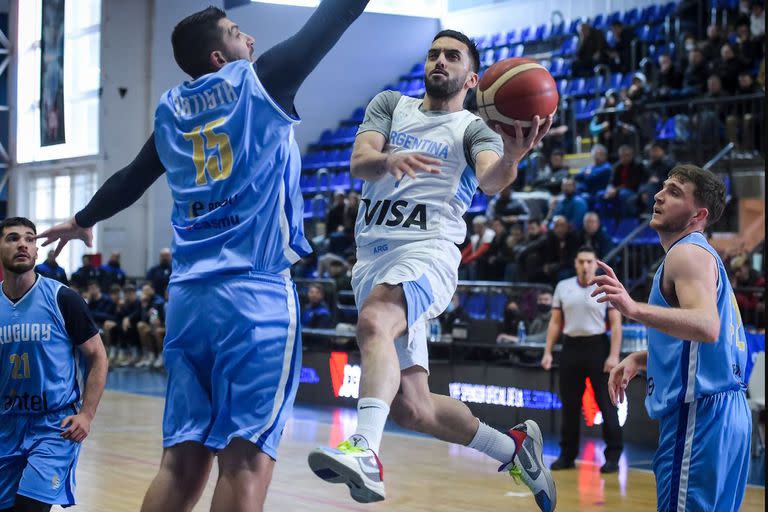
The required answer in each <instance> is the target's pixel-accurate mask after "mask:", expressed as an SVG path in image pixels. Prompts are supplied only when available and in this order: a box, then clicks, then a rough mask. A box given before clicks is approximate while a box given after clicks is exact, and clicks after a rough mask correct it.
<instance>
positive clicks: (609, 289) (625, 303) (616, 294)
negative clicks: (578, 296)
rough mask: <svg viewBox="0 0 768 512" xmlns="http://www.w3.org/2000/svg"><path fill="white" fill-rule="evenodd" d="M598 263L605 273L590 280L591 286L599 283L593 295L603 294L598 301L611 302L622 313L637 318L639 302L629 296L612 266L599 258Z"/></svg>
mask: <svg viewBox="0 0 768 512" xmlns="http://www.w3.org/2000/svg"><path fill="white" fill-rule="evenodd" d="M597 265H598V266H599V267H600V268H601V269H603V271H604V272H605V275H602V276H596V277H595V278H594V279H592V281H590V282H589V284H590V286H591V285H593V284H596V285H597V288H595V291H593V292H592V297H596V296H598V295H601V294H602V297H598V299H597V302H601V303H602V302H610V303H611V305H612V306H613V307H615V308H616V309H617V310H618V311H619V313H621V314H622V315H624V316H627V317H629V318H635V316H634V313H635V308H636V306H637V303H636V302H635V301H634V300H632V297H630V296H629V293H628V292H627V290H626V289H625V288H624V285H623V284H621V281H619V278H618V277H616V273H615V272H614V271H613V269H612V268H611V267H609V266H608V265H606V264H605V263H603V262H602V261H600V260H597Z"/></svg>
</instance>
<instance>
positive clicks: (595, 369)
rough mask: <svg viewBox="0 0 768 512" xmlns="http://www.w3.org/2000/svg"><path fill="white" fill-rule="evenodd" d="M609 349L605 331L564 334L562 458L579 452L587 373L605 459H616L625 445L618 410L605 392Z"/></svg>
mask: <svg viewBox="0 0 768 512" xmlns="http://www.w3.org/2000/svg"><path fill="white" fill-rule="evenodd" d="M610 349H611V346H610V341H609V340H608V336H607V335H605V334H600V335H597V336H588V337H583V338H571V337H570V336H563V351H562V353H561V354H560V397H561V400H562V402H563V409H562V426H561V429H560V448H561V450H560V457H561V458H563V459H565V460H574V459H576V456H577V455H578V454H579V431H580V429H581V416H582V414H581V397H582V396H583V395H584V389H585V387H586V384H585V382H584V381H585V379H586V378H587V377H589V380H590V381H591V382H592V388H593V389H594V391H595V400H596V401H597V406H598V407H600V412H602V414H603V439H604V440H605V444H606V447H605V452H604V453H605V460H606V461H613V462H618V460H619V456H620V455H621V450H622V449H623V447H624V444H623V441H622V436H621V426H619V415H618V411H617V409H616V407H614V405H613V404H612V403H611V399H610V396H609V395H608V374H607V373H604V372H603V364H604V363H605V359H606V358H607V357H608V354H609V353H610Z"/></svg>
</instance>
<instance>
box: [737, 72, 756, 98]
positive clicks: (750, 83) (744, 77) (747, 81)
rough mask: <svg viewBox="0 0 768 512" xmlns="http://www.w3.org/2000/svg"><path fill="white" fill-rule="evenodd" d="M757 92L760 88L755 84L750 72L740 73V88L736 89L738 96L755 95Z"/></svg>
mask: <svg viewBox="0 0 768 512" xmlns="http://www.w3.org/2000/svg"><path fill="white" fill-rule="evenodd" d="M756 92H758V88H757V85H756V84H755V79H754V78H753V77H752V74H751V73H749V72H748V71H742V72H741V73H739V86H738V88H737V89H736V94H737V95H744V94H755V93H756Z"/></svg>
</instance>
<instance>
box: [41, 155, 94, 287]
mask: <svg viewBox="0 0 768 512" xmlns="http://www.w3.org/2000/svg"><path fill="white" fill-rule="evenodd" d="M96 176H97V173H96V170H95V169H89V168H85V169H82V170H75V171H68V172H66V173H63V172H39V173H31V175H30V177H29V218H30V220H32V222H34V223H35V225H36V226H37V232H38V233H40V232H42V231H44V230H46V229H48V228H49V227H51V226H53V225H54V224H58V223H59V222H63V221H65V220H67V219H69V218H70V217H72V215H74V214H75V213H77V212H78V211H79V210H81V209H82V208H83V207H84V206H85V205H86V203H87V202H88V200H89V199H90V198H91V197H92V196H93V194H94V193H95V192H96V188H97V184H96ZM93 246H94V248H95V247H96V231H95V230H94V238H93ZM55 248H56V246H55V245H51V246H49V247H40V246H38V257H37V262H38V263H42V262H43V261H44V260H45V258H46V256H47V255H48V251H49V250H51V249H55ZM93 250H94V249H89V248H87V247H86V246H85V244H84V243H81V242H79V241H73V242H70V243H68V244H67V245H66V246H65V247H64V250H63V251H62V252H61V254H60V255H59V257H58V258H57V261H58V263H59V265H61V266H62V267H63V268H64V270H66V271H67V275H68V276H69V275H71V274H72V272H74V271H75V270H77V269H78V268H80V264H81V259H82V257H83V254H86V252H92V251H93Z"/></svg>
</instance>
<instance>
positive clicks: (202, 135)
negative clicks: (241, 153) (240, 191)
mask: <svg viewBox="0 0 768 512" xmlns="http://www.w3.org/2000/svg"><path fill="white" fill-rule="evenodd" d="M225 121H226V119H225V118H223V117H220V118H218V119H216V120H215V121H211V122H210V123H206V124H205V125H200V126H195V127H194V128H193V129H192V131H190V132H187V133H185V134H184V138H185V139H186V140H190V141H192V161H193V162H195V171H196V173H195V185H197V186H198V187H201V186H203V185H207V184H208V178H207V176H206V172H205V171H206V170H207V171H208V176H210V177H211V179H212V180H213V181H220V180H225V179H227V178H229V175H230V174H232V160H233V158H232V146H231V144H230V143H229V136H228V135H227V134H226V133H220V132H218V133H217V132H215V131H214V129H215V128H218V127H219V126H221V125H222V124H224V122H225ZM206 150H209V151H211V150H214V153H213V154H211V155H209V156H208V157H207V158H206Z"/></svg>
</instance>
